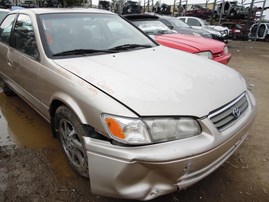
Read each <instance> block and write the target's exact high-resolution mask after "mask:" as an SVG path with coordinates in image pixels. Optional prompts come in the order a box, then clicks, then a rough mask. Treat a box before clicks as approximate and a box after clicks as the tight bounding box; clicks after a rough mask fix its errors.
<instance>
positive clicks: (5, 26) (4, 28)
mask: <svg viewBox="0 0 269 202" xmlns="http://www.w3.org/2000/svg"><path fill="white" fill-rule="evenodd" d="M15 17H16V15H9V16H7V17H6V19H5V20H4V21H3V22H2V24H1V26H0V41H2V42H3V43H7V44H8V43H9V38H10V34H11V28H12V25H13V22H14V20H15Z"/></svg>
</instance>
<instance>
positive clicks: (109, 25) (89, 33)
mask: <svg viewBox="0 0 269 202" xmlns="http://www.w3.org/2000/svg"><path fill="white" fill-rule="evenodd" d="M39 19H40V31H41V33H43V34H42V43H43V44H44V47H45V51H46V54H47V55H48V57H51V56H55V55H61V54H60V53H65V55H66V53H69V55H70V54H72V53H73V54H78V53H88V54H90V53H92V54H93V53H98V54H108V53H111V51H108V50H109V49H113V48H115V47H119V46H123V45H126V44H128V47H129V49H128V50H130V49H131V48H133V49H138V48H146V47H152V46H156V44H155V43H154V42H152V41H151V40H150V39H149V38H147V37H146V36H145V35H144V34H143V33H141V32H139V31H138V30H137V29H136V28H135V27H133V26H132V25H131V24H129V23H128V22H127V21H125V20H123V19H122V18H120V17H119V16H117V15H114V14H96V13H91V14H89V13H79V14H78V13H72V14H70V13H68V14H66V13H60V14H49V15H48V14H43V15H40V17H39ZM134 44H135V46H133V45H134ZM124 47H125V48H124V49H121V50H119V49H117V51H126V50H127V48H126V46H124Z"/></svg>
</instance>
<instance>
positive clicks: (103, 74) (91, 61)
mask: <svg viewBox="0 0 269 202" xmlns="http://www.w3.org/2000/svg"><path fill="white" fill-rule="evenodd" d="M0 76H1V78H2V79H3V81H4V86H3V90H4V93H5V94H6V95H8V96H10V95H14V94H17V95H19V96H20V97H21V98H23V99H24V100H25V101H26V102H27V103H28V104H29V105H31V106H32V107H33V108H34V109H35V110H36V111H37V112H39V114H40V115H41V116H43V117H44V118H45V119H46V120H47V121H49V122H50V123H51V127H52V131H53V135H54V136H55V137H58V138H59V140H60V142H61V145H62V147H63V151H64V153H65V155H66V157H67V160H68V162H69V164H70V166H71V167H72V168H73V169H74V170H75V171H76V172H78V173H79V174H80V175H81V176H84V177H89V178H90V180H91V191H92V192H93V193H94V194H98V195H105V196H110V197H117V198H128V199H139V200H149V199H153V198H156V197H158V196H161V195H164V194H167V193H171V192H174V191H177V190H180V189H183V188H186V187H188V186H190V185H192V184H194V183H195V182H197V181H199V180H201V179H202V178H204V177H206V176H207V175H209V174H210V173H212V172H213V171H214V170H215V169H217V168H218V167H219V166H220V165H221V164H222V163H223V162H224V161H225V160H227V159H228V158H229V157H230V156H231V155H232V154H233V153H234V151H235V150H236V149H237V148H238V147H239V145H240V144H241V143H242V142H243V140H244V139H245V138H246V136H247V134H248V132H247V131H248V129H249V127H250V126H251V124H252V122H253V121H254V117H255V110H256V104H255V99H254V97H253V96H252V94H251V92H249V91H248V90H247V85H246V83H245V80H244V79H243V78H242V76H241V75H240V74H239V73H238V72H236V71H235V70H233V69H231V68H229V67H227V66H224V65H222V64H218V63H216V62H214V61H210V60H208V59H205V58H202V57H200V56H196V55H193V54H189V53H185V52H182V51H179V50H174V49H170V48H167V47H163V46H160V45H158V44H157V43H156V42H155V41H153V40H152V39H151V38H149V37H148V36H146V35H145V34H144V33H142V32H141V31H140V30H138V29H137V28H136V27H134V26H133V25H132V24H129V23H128V22H127V21H125V20H124V19H122V18H121V17H120V16H118V15H116V14H114V13H111V12H107V11H103V10H95V9H24V10H17V11H13V12H11V13H9V14H8V16H7V17H6V18H5V19H4V20H3V21H2V23H1V25H0Z"/></svg>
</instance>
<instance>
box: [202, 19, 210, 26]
mask: <svg viewBox="0 0 269 202" xmlns="http://www.w3.org/2000/svg"><path fill="white" fill-rule="evenodd" d="M201 21H202V22H203V24H204V25H209V23H208V22H207V21H205V20H201Z"/></svg>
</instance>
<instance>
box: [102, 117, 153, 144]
mask: <svg viewBox="0 0 269 202" xmlns="http://www.w3.org/2000/svg"><path fill="white" fill-rule="evenodd" d="M102 123H103V125H104V127H105V129H106V132H107V133H108V135H109V136H110V137H111V138H112V139H114V140H117V141H119V142H121V143H125V144H135V145H138V144H149V143H151V139H150V136H149V134H148V131H147V129H146V125H145V124H144V122H143V121H141V120H140V119H135V118H125V117H118V116H113V115H108V114H103V115H102Z"/></svg>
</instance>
